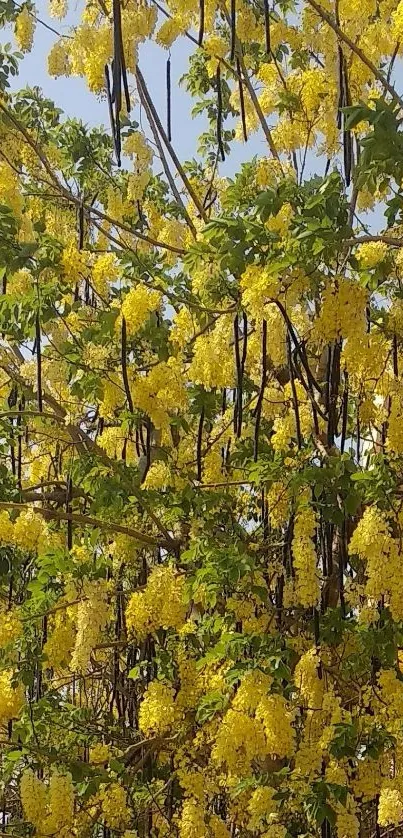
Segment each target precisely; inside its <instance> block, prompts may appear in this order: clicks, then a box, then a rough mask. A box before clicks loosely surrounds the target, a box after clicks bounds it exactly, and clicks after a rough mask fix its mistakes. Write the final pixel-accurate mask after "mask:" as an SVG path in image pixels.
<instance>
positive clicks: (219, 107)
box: [216, 63, 225, 162]
mask: <svg viewBox="0 0 403 838" xmlns="http://www.w3.org/2000/svg"><path fill="white" fill-rule="evenodd" d="M216 84H217V143H218V150H219V152H220V155H221V160H222V161H223V162H224V160H225V151H224V146H223V141H222V90H221V69H220V63H218V64H217V72H216Z"/></svg>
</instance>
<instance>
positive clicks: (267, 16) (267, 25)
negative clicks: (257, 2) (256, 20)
mask: <svg viewBox="0 0 403 838" xmlns="http://www.w3.org/2000/svg"><path fill="white" fill-rule="evenodd" d="M263 9H264V33H265V40H266V52H267V55H271V37H270V9H269V0H263Z"/></svg>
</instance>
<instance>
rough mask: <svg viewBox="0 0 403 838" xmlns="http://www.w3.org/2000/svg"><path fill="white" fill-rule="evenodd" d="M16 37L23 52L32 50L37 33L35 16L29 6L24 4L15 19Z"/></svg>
mask: <svg viewBox="0 0 403 838" xmlns="http://www.w3.org/2000/svg"><path fill="white" fill-rule="evenodd" d="M14 34H15V39H16V41H17V44H18V47H19V49H20V50H21V52H31V49H32V44H33V40H34V34H35V18H34V17H33V15H32V14H31V13H30V11H29V9H28V6H23V7H22V9H21V11H20V13H19V14H18V15H17V17H16V19H15V27H14Z"/></svg>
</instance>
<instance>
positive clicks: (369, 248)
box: [356, 242, 388, 270]
mask: <svg viewBox="0 0 403 838" xmlns="http://www.w3.org/2000/svg"><path fill="white" fill-rule="evenodd" d="M387 252H388V245H387V244H385V242H363V244H360V245H359V247H358V248H357V252H356V256H357V259H358V261H359V263H360V268H364V269H366V270H371V268H376V266H377V265H379V263H380V262H383V260H384V258H385V256H386V254H387Z"/></svg>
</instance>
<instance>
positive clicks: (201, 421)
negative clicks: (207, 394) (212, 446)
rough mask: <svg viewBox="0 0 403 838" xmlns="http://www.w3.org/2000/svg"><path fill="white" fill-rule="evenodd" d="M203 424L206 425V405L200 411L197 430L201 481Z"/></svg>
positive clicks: (198, 470)
mask: <svg viewBox="0 0 403 838" xmlns="http://www.w3.org/2000/svg"><path fill="white" fill-rule="evenodd" d="M203 426H204V407H203V408H202V410H201V413H200V419H199V427H198V430H197V451H196V460H197V479H198V481H199V483H200V482H201V479H202V440H203Z"/></svg>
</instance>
